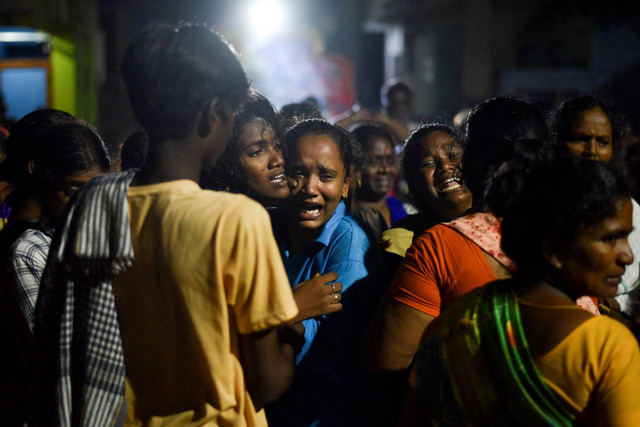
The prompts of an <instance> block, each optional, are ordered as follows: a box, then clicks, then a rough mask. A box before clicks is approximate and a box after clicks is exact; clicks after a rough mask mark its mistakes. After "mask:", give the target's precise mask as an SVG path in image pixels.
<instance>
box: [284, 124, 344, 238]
mask: <svg viewBox="0 0 640 427" xmlns="http://www.w3.org/2000/svg"><path fill="white" fill-rule="evenodd" d="M290 154H291V156H290V162H289V163H290V164H289V168H288V169H289V170H290V178H291V179H292V181H293V189H292V191H291V198H290V199H289V202H288V209H287V211H288V215H289V219H290V220H292V222H293V223H295V224H297V225H298V226H299V227H302V228H306V229H318V228H320V227H322V226H324V225H325V224H326V223H327V221H329V218H331V216H332V215H333V213H334V212H335V210H336V207H337V206H338V204H339V203H340V201H341V200H342V199H343V198H346V197H347V194H348V191H349V178H347V176H346V170H345V166H344V162H343V160H342V156H341V154H340V150H339V148H338V144H337V143H336V142H335V141H334V140H333V139H332V138H331V137H330V136H328V135H324V134H311V135H306V136H304V137H302V138H300V139H299V140H298V141H297V142H296V143H295V144H294V146H293V148H292V151H291V153H290Z"/></svg>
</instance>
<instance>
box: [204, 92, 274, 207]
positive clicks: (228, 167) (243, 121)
mask: <svg viewBox="0 0 640 427" xmlns="http://www.w3.org/2000/svg"><path fill="white" fill-rule="evenodd" d="M234 118H235V121H234V123H233V130H232V131H231V137H230V139H229V142H228V144H227V148H226V149H225V151H224V152H223V153H222V154H221V155H220V158H218V161H217V162H216V166H215V167H214V168H213V169H212V170H211V172H209V173H208V175H207V176H205V177H204V178H203V180H202V185H203V187H204V188H209V189H212V190H218V191H230V192H232V193H242V194H247V195H249V190H248V188H247V177H246V176H245V173H244V171H243V170H242V168H241V167H240V147H239V145H240V136H241V135H242V133H243V132H244V130H245V126H246V125H247V124H249V123H250V122H251V121H253V120H255V119H262V120H264V121H265V122H266V123H267V125H268V126H269V127H270V128H271V129H273V131H274V132H275V134H276V138H277V139H280V135H281V131H280V126H279V122H278V119H277V116H276V110H275V108H274V107H273V105H272V104H271V102H270V101H269V100H268V99H267V98H265V97H264V96H263V95H262V94H260V93H259V92H258V91H256V90H252V91H251V92H250V93H249V96H248V99H247V102H245V103H244V104H243V105H242V106H241V107H240V108H239V109H238V110H237V111H236V113H235V115H234Z"/></svg>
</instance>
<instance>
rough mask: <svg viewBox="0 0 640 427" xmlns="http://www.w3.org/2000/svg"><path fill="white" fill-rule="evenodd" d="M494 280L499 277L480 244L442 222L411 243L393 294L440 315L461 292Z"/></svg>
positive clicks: (397, 298)
mask: <svg viewBox="0 0 640 427" xmlns="http://www.w3.org/2000/svg"><path fill="white" fill-rule="evenodd" d="M493 280H496V277H495V275H494V274H493V271H491V268H490V267H489V264H488V263H487V260H486V259H485V257H484V254H483V252H482V250H481V249H480V248H479V247H478V245H476V244H475V243H473V242H472V241H471V240H469V239H467V238H466V237H465V236H463V235H462V234H460V233H459V232H457V231H456V230H454V229H452V228H450V227H447V226H446V225H442V224H439V225H436V226H434V227H432V228H430V229H429V230H427V231H426V232H425V233H424V234H423V235H422V236H420V237H419V238H418V239H416V240H415V242H414V243H413V245H411V247H410V248H409V250H408V251H407V255H406V256H405V258H404V260H403V261H402V263H401V264H400V267H399V268H398V271H397V272H396V275H395V276H394V278H393V282H392V284H391V288H390V290H389V293H390V296H391V297H392V298H394V299H395V300H397V301H399V302H401V303H403V304H406V305H408V306H409V307H412V308H415V309H416V310H420V311H422V312H423V313H426V314H429V315H431V316H434V317H437V316H439V315H440V311H441V310H442V309H444V308H445V307H446V306H447V305H449V304H451V303H452V302H453V301H454V300H455V299H456V298H458V297H459V296H460V295H464V294H466V293H467V292H469V291H471V290H473V289H475V288H477V287H480V286H482V285H485V284H487V283H488V282H491V281H493Z"/></svg>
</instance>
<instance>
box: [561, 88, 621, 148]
mask: <svg viewBox="0 0 640 427" xmlns="http://www.w3.org/2000/svg"><path fill="white" fill-rule="evenodd" d="M597 107H599V108H600V109H601V110H602V111H603V112H604V114H605V115H606V116H607V117H608V118H609V121H610V122H611V132H612V144H613V150H614V152H616V151H618V148H619V147H620V142H621V141H622V138H623V137H624V135H625V133H626V128H625V126H624V120H623V119H622V118H621V117H619V116H618V115H617V113H616V112H614V110H613V108H612V107H611V106H610V105H609V104H608V103H607V102H606V101H605V100H603V99H599V98H597V97H595V96H593V95H580V96H576V97H574V98H569V99H566V100H564V101H563V102H562V103H561V104H560V106H558V108H557V109H556V110H555V111H553V113H552V114H551V116H550V120H549V127H550V129H551V137H552V141H553V144H554V146H555V147H556V149H558V150H562V149H564V143H565V142H566V141H569V140H570V139H571V138H572V135H573V134H572V132H571V127H572V125H573V121H574V120H575V118H576V117H577V116H578V114H580V113H582V112H583V111H587V110H591V109H593V108H597Z"/></svg>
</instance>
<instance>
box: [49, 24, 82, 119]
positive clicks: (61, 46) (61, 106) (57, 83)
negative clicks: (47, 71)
mask: <svg viewBox="0 0 640 427" xmlns="http://www.w3.org/2000/svg"><path fill="white" fill-rule="evenodd" d="M50 61H51V62H50V63H51V78H50V84H51V108H55V109H58V110H62V111H67V112H69V113H71V114H73V115H77V114H78V91H77V84H76V83H77V73H76V69H77V63H76V48H75V45H74V44H73V42H71V41H70V40H69V39H67V38H64V37H59V36H54V37H53V42H52V47H51V60H50Z"/></svg>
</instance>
